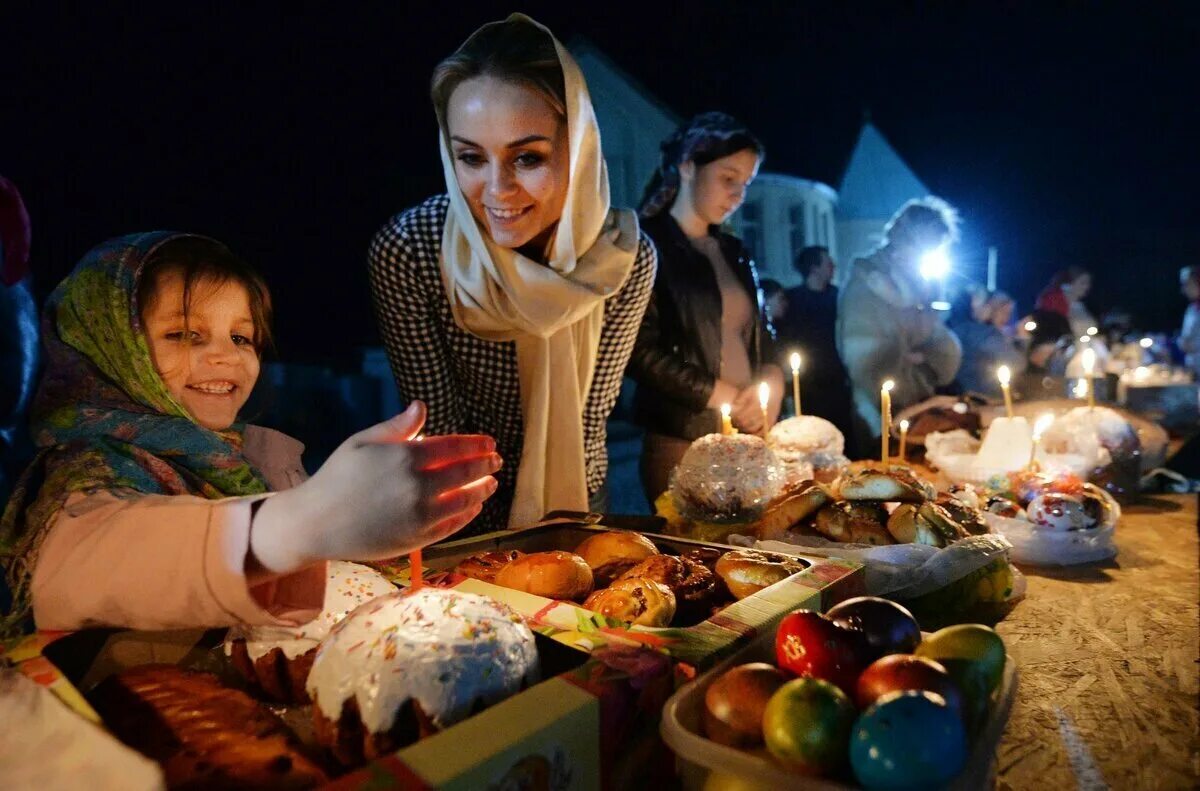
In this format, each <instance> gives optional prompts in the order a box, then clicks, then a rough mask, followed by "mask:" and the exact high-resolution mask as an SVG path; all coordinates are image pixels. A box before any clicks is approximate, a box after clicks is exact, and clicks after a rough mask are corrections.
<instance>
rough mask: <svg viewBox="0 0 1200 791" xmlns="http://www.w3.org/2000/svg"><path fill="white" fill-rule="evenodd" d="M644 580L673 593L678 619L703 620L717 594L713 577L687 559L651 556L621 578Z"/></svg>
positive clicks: (706, 569)
mask: <svg viewBox="0 0 1200 791" xmlns="http://www.w3.org/2000/svg"><path fill="white" fill-rule="evenodd" d="M631 578H644V579H650V580H654V581H655V582H658V583H661V584H663V585H666V586H667V587H668V588H670V589H671V592H672V593H674V594H675V603H676V610H677V611H678V612H679V615H680V618H682V619H685V620H693V619H695V618H696V617H698V616H699V617H706V616H707V615H708V611H709V610H710V609H711V608H712V605H713V604H714V603H715V602H716V599H717V598H718V596H719V595H720V594H721V586H720V581H719V580H718V579H717V576H716V575H715V574H714V573H713V572H712V571H710V570H709V569H708V567H707V566H705V565H704V564H702V563H699V562H697V561H695V560H692V559H691V558H677V557H675V556H673V555H655V556H654V557H651V558H646V559H645V560H643V561H642V562H641V563H639V564H637V565H636V566H634V567H633V568H631V569H630V570H629V571H627V572H625V573H624V574H623V575H622V576H621V579H631Z"/></svg>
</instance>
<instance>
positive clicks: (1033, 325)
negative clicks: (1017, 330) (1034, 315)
mask: <svg viewBox="0 0 1200 791" xmlns="http://www.w3.org/2000/svg"><path fill="white" fill-rule="evenodd" d="M1036 329H1037V322H1036V321H1027V322H1025V331H1026V332H1033V331H1034V330H1036Z"/></svg>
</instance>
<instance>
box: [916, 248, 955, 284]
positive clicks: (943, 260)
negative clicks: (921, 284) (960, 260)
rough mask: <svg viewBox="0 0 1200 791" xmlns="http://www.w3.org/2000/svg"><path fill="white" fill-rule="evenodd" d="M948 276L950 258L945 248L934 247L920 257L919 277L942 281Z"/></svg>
mask: <svg viewBox="0 0 1200 791" xmlns="http://www.w3.org/2000/svg"><path fill="white" fill-rule="evenodd" d="M948 274H950V256H949V255H948V254H947V253H946V248H945V247H935V248H934V249H932V250H929V251H927V252H925V253H924V254H923V255H922V256H921V277H923V278H925V279H926V280H942V279H943V278H945V277H946V275H948Z"/></svg>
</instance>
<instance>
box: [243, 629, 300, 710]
mask: <svg viewBox="0 0 1200 791" xmlns="http://www.w3.org/2000/svg"><path fill="white" fill-rule="evenodd" d="M316 657H317V646H314V647H313V648H311V649H309V650H308V651H305V652H304V653H303V654H301V655H300V656H298V657H296V658H295V659H288V658H287V656H285V655H284V653H283V651H282V650H280V649H279V648H272V649H271V650H270V651H268V652H267V653H265V654H263V655H262V656H260V657H259V658H258V659H254V660H252V659H250V653H249V652H248V651H247V650H246V641H245V640H242V639H238V640H233V641H231V642H230V644H229V659H230V660H231V661H232V662H233V666H234V667H235V668H237V670H238V672H239V673H241V674H242V677H243V678H245V679H246V680H247V681H249V682H250V683H251V684H254V685H255V686H256V687H258V688H259V689H261V690H262V691H263V692H265V693H266V694H267V696H268V697H270V698H271V699H272V700H277V701H279V702H280V703H309V702H310V699H309V697H308V691H307V690H306V689H305V688H304V684H305V682H306V681H308V671H310V670H312V664H313V660H314V659H316Z"/></svg>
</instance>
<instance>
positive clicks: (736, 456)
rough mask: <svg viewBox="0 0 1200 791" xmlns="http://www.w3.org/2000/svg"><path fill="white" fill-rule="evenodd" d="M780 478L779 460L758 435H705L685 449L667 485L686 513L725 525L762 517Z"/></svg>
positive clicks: (781, 485)
mask: <svg viewBox="0 0 1200 791" xmlns="http://www.w3.org/2000/svg"><path fill="white" fill-rule="evenodd" d="M783 483H784V472H783V465H782V464H780V462H779V458H778V457H777V456H776V455H775V453H774V452H773V451H772V450H771V449H770V448H769V447H767V443H766V442H764V441H763V439H762V438H761V437H756V436H753V435H751V434H709V435H707V436H704V437H701V438H700V439H698V440H696V441H695V442H693V443H692V446H691V447H690V448H688V449H687V452H686V453H684V454H683V458H682V459H681V460H680V462H679V466H677V467H676V468H675V470H674V471H673V472H672V473H671V487H670V490H671V499H672V500H673V502H674V504H675V508H676V509H677V510H678V511H679V513H680V514H682V515H683V516H684V517H686V518H688V519H693V520H697V521H702V522H713V523H724V524H729V523H738V522H752V521H754V520H756V519H758V518H759V517H760V516H762V514H763V512H764V511H765V510H766V508H767V505H768V504H769V503H770V502H771V501H772V500H773V499H775V497H776V496H777V495H778V494H779V493H780V491H782V489H783Z"/></svg>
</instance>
